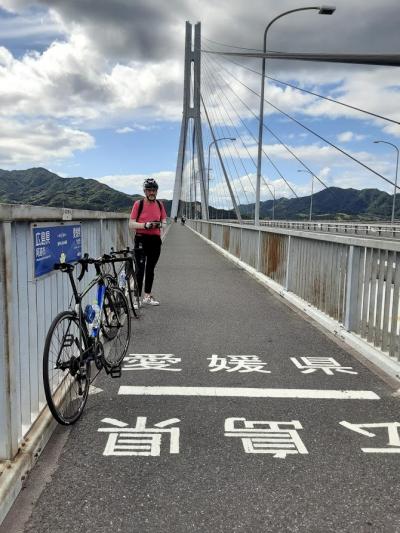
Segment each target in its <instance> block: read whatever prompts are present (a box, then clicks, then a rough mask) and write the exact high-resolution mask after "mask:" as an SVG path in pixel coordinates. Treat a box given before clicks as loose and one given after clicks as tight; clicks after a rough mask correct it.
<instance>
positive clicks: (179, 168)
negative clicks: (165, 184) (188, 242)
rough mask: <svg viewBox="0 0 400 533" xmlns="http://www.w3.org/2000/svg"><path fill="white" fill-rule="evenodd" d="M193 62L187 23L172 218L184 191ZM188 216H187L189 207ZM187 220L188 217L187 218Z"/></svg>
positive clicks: (190, 30) (176, 212) (187, 23)
mask: <svg viewBox="0 0 400 533" xmlns="http://www.w3.org/2000/svg"><path fill="white" fill-rule="evenodd" d="M191 61H192V25H191V24H190V22H186V35H185V73H184V82H183V116H182V124H181V133H180V138H179V150H178V160H177V163H176V172H175V185H174V195H173V198H172V206H171V217H172V218H173V217H176V216H177V214H178V207H179V200H180V197H181V191H182V177H183V165H184V164H185V150H186V138H187V132H188V120H189V117H190V116H191V111H190V79H191ZM185 208H186V215H187V206H185ZM186 218H187V216H186Z"/></svg>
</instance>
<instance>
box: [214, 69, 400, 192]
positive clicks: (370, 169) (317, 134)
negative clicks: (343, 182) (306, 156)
mask: <svg viewBox="0 0 400 533" xmlns="http://www.w3.org/2000/svg"><path fill="white" fill-rule="evenodd" d="M221 68H222V69H223V70H225V72H227V73H228V74H229V75H230V76H231V77H232V78H234V79H235V80H236V81H237V82H239V83H240V84H241V85H243V86H244V87H246V88H247V89H248V90H249V91H251V92H252V93H253V94H255V95H256V96H258V97H259V98H260V94H259V93H257V92H256V91H254V90H253V89H251V88H250V87H248V86H247V85H246V84H245V83H243V82H242V81H240V80H239V79H238V78H237V77H236V76H235V75H234V74H232V73H231V72H229V70H227V69H226V68H225V67H223V66H222V65H221ZM264 101H265V102H266V103H267V104H269V105H270V106H271V107H273V108H274V109H276V110H277V111H279V112H280V113H282V115H284V116H285V117H287V118H290V119H291V120H293V122H295V123H296V124H298V125H299V126H301V127H302V128H303V129H305V130H307V131H308V132H309V133H312V134H313V135H315V136H316V137H318V138H319V139H321V140H322V141H324V142H325V143H326V144H329V145H330V146H332V148H335V149H336V150H338V151H339V152H341V153H342V154H343V155H345V156H346V157H348V158H349V159H351V160H353V161H355V162H356V163H358V164H359V165H361V166H362V167H364V168H366V169H367V170H369V171H370V172H372V173H373V174H375V175H376V176H378V177H379V178H381V179H383V180H384V181H386V182H387V183H390V185H393V186H395V184H394V182H392V181H391V180H389V179H388V178H386V177H385V176H383V175H382V174H380V173H379V172H377V171H376V170H374V169H373V168H371V167H369V166H368V165H366V164H365V163H363V162H362V161H360V160H359V159H357V158H356V157H353V156H352V155H350V154H349V153H348V152H346V151H345V150H343V149H342V148H340V147H339V146H336V145H335V144H334V143H332V142H331V141H329V140H328V139H326V138H325V137H323V136H322V135H320V134H319V133H317V132H315V131H313V130H312V129H311V128H309V127H308V126H306V125H305V124H303V123H302V122H300V121H299V120H297V119H295V118H294V117H292V116H291V115H289V114H288V113H285V111H282V110H281V109H279V107H277V106H276V105H274V104H272V103H271V102H270V101H269V100H267V99H266V98H264ZM264 127H265V125H264ZM315 177H316V178H317V179H318V177H317V176H315ZM325 187H326V185H325ZM396 188H397V189H399V190H400V186H399V185H397V186H396Z"/></svg>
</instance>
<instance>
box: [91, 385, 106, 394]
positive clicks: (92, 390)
mask: <svg viewBox="0 0 400 533" xmlns="http://www.w3.org/2000/svg"><path fill="white" fill-rule="evenodd" d="M100 392H103V389H100V388H99V387H95V386H94V385H90V388H89V394H99V393H100Z"/></svg>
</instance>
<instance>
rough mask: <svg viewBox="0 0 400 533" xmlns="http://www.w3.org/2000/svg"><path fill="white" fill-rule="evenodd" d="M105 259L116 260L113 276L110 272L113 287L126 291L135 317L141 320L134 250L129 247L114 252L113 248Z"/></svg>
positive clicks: (113, 264) (112, 264) (113, 266)
mask: <svg viewBox="0 0 400 533" xmlns="http://www.w3.org/2000/svg"><path fill="white" fill-rule="evenodd" d="M103 257H105V258H107V257H111V258H114V259H115V260H114V261H113V262H112V263H111V268H112V274H111V273H110V272H109V275H111V276H112V277H113V280H112V282H113V285H114V286H118V287H120V289H122V290H124V291H125V296H126V297H127V299H128V302H129V303H130V306H131V309H132V312H133V315H134V316H135V317H136V318H139V314H140V295H139V286H138V282H137V278H136V270H137V267H136V260H135V250H132V249H131V248H129V246H128V247H126V248H124V249H123V250H114V248H111V252H110V255H105V256H103ZM118 263H120V267H119V268H118V267H117V265H118Z"/></svg>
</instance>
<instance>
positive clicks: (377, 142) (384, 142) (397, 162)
mask: <svg viewBox="0 0 400 533" xmlns="http://www.w3.org/2000/svg"><path fill="white" fill-rule="evenodd" d="M374 143H375V144H380V143H383V144H388V145H389V146H393V148H394V149H395V150H396V151H397V158H396V176H395V181H394V191H393V203H392V218H391V223H392V224H394V213H395V209H396V192H397V174H398V170H399V148H398V146H396V145H395V144H393V143H390V142H389V141H374Z"/></svg>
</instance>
